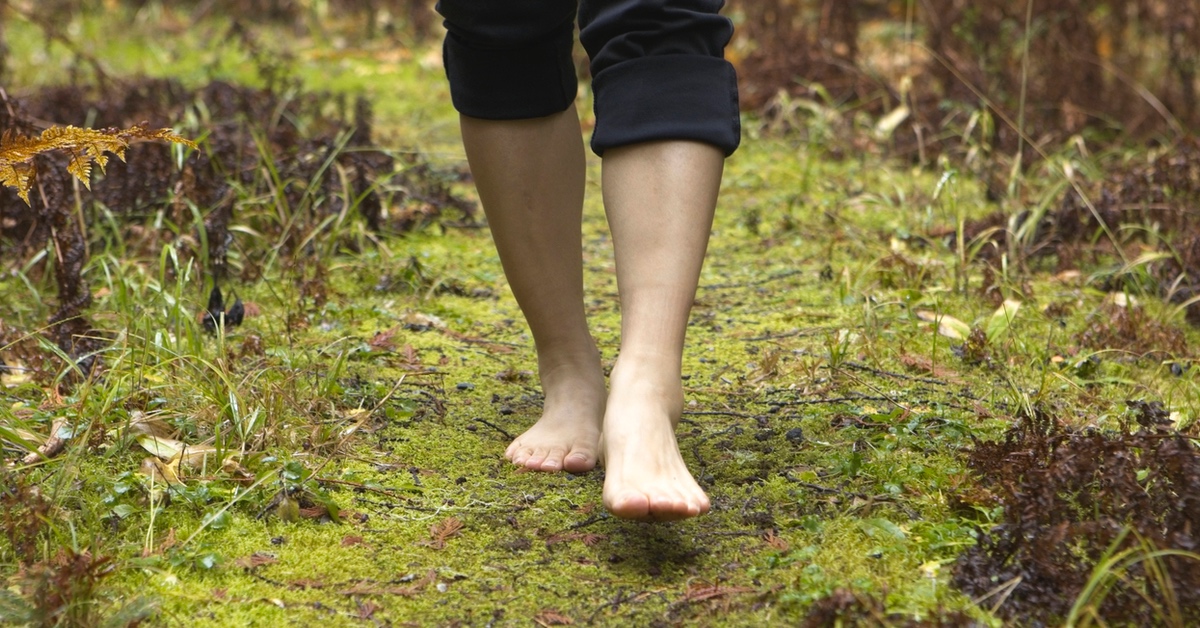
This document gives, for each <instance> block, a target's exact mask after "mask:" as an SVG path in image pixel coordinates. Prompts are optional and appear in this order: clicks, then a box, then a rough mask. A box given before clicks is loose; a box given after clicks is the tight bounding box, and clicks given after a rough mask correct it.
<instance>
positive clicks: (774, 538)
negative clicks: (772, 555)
mask: <svg viewBox="0 0 1200 628" xmlns="http://www.w3.org/2000/svg"><path fill="white" fill-rule="evenodd" d="M763 543H766V544H767V546H768V547H770V548H771V549H774V550H777V551H780V552H786V551H788V548H789V547H790V545H788V542H787V540H786V539H784V538H783V537H781V536H779V535H777V534H775V531H774V530H767V533H766V534H764V535H763Z"/></svg>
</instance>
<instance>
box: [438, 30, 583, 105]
mask: <svg viewBox="0 0 1200 628" xmlns="http://www.w3.org/2000/svg"><path fill="white" fill-rule="evenodd" d="M573 45H574V39H573V35H572V32H571V30H570V29H566V30H563V31H561V32H558V33H555V34H554V36H553V37H551V38H548V39H546V40H544V41H541V42H537V43H534V44H532V45H529V46H526V47H523V48H515V49H514V48H498V49H489V48H481V47H478V46H470V45H468V44H466V43H465V42H463V41H461V40H460V38H459V37H458V36H456V35H455V34H454V33H449V34H447V36H446V40H445V43H444V44H443V46H444V47H443V54H444V55H445V60H446V75H447V78H448V79H449V80H450V87H451V89H450V99H451V101H452V102H453V103H454V108H455V109H457V110H458V111H459V113H462V114H464V115H468V116H471V117H474V118H484V119H487V120H521V119H525V118H541V117H544V116H548V115H552V114H555V113H559V112H561V111H564V110H566V108H567V107H569V106H570V105H571V103H573V102H575V95H576V92H577V91H578V82H577V79H576V77H575V65H574V63H573V62H572V61H571V48H572V46H573Z"/></svg>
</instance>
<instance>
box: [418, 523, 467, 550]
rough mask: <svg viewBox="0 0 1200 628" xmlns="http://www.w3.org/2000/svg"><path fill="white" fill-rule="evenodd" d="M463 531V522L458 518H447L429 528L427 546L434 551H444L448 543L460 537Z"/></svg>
mask: <svg viewBox="0 0 1200 628" xmlns="http://www.w3.org/2000/svg"><path fill="white" fill-rule="evenodd" d="M462 529H463V522H462V521H459V519H458V517H447V518H445V519H443V520H441V521H439V522H437V523H435V524H433V526H431V527H430V528H429V539H430V540H429V541H428V542H426V543H425V544H426V545H428V546H429V547H432V548H433V549H443V548H445V547H446V541H449V540H450V539H452V538H454V537H456V536H458V534H459V533H460V532H462Z"/></svg>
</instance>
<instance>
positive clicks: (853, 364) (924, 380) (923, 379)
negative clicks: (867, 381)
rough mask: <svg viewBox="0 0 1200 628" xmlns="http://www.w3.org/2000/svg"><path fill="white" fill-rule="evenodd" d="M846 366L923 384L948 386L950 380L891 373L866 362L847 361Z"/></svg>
mask: <svg viewBox="0 0 1200 628" xmlns="http://www.w3.org/2000/svg"><path fill="white" fill-rule="evenodd" d="M846 367H847V368H850V369H854V370H856V371H863V372H865V373H870V374H872V375H882V376H884V377H894V378H896V379H903V380H907V381H910V382H921V383H923V384H937V385H939V386H949V385H950V382H947V381H945V380H940V379H935V378H932V377H918V376H916V375H906V374H904V373H893V372H892V371H885V370H883V369H877V368H874V367H870V366H867V365H866V364H859V363H858V362H847V363H846Z"/></svg>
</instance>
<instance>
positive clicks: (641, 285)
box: [602, 141, 724, 520]
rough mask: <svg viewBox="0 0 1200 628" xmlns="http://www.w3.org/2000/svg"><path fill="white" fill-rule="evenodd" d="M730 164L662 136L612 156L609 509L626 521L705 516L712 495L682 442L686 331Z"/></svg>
mask: <svg viewBox="0 0 1200 628" xmlns="http://www.w3.org/2000/svg"><path fill="white" fill-rule="evenodd" d="M723 167H724V156H723V155H722V153H721V151H720V150H718V149H717V148H715V147H713V146H710V145H708V144H702V143H697V142H686V141H664V142H649V143H645V144H636V145H632V146H625V147H621V148H614V149H609V150H608V151H606V152H605V153H604V177H603V178H604V183H603V187H604V206H605V210H606V212H607V213H608V222H609V226H610V228H611V229H612V235H613V247H614V249H615V250H616V261H617V286H618V288H619V290H620V294H621V353H620V356H619V357H618V358H617V364H616V366H615V367H614V368H613V372H612V376H611V378H610V387H611V392H610V393H609V396H608V405H607V408H606V411H605V415H604V436H603V445H602V449H603V454H602V455H603V456H604V466H605V473H606V476H605V481H604V506H605V507H606V508H608V510H609V511H611V512H612V513H613V514H614V515H616V516H618V517H624V518H628V519H647V520H671V519H684V518H687V517H694V516H696V515H700V514H703V513H705V512H707V511H708V509H709V500H708V496H707V495H705V494H704V491H703V489H701V488H700V486H699V485H698V484H697V483H696V480H695V479H694V478H693V477H692V475H691V473H690V472H688V469H687V465H686V464H685V463H684V461H683V457H682V456H681V455H680V453H679V445H678V443H677V442H676V440H675V426H676V424H677V423H678V422H679V418H680V414H681V413H682V411H683V384H682V380H681V369H682V359H683V342H684V332H685V331H686V329H687V321H688V314H689V312H690V311H691V308H692V302H693V301H694V300H695V295H696V286H697V283H698V282H699V278H700V269H701V266H702V265H703V262H704V253H705V250H706V249H707V247H708V236H709V232H710V230H711V228H712V218H713V210H714V207H715V205H716V200H717V192H718V189H719V187H720V182H721V172H722V169H723Z"/></svg>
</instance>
